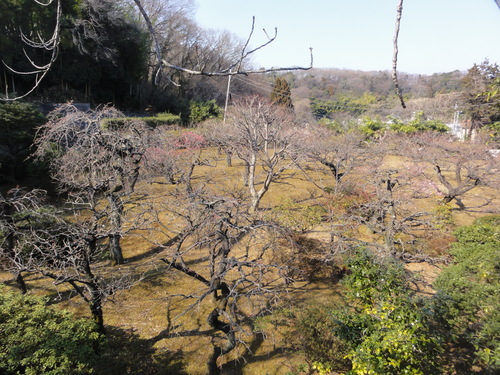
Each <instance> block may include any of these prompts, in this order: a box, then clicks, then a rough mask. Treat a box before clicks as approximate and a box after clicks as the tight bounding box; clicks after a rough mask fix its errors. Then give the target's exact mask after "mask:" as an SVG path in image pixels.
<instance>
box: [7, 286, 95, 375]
mask: <svg viewBox="0 0 500 375" xmlns="http://www.w3.org/2000/svg"><path fill="white" fill-rule="evenodd" d="M0 327H1V329H0V373H2V374H6V375H9V374H27V375H28V374H29V375H36V374H51V375H57V374H61V375H67V374H70V375H76V374H91V373H93V372H94V369H93V368H94V365H95V363H96V361H97V359H98V353H99V350H100V349H101V346H102V344H103V337H102V335H101V334H100V333H99V332H98V330H97V326H96V325H95V324H94V322H92V321H90V320H87V319H75V318H74V317H73V316H72V315H71V314H69V313H67V312H64V311H56V310H53V309H51V308H48V307H47V306H46V305H45V304H44V303H43V301H42V300H41V299H39V298H35V297H32V296H26V295H15V294H13V293H10V292H6V291H5V290H3V289H0Z"/></svg>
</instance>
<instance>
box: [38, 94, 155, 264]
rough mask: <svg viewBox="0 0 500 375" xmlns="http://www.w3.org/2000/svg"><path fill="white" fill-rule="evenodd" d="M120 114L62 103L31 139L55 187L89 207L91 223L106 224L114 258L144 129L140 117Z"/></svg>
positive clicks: (117, 256)
mask: <svg viewBox="0 0 500 375" xmlns="http://www.w3.org/2000/svg"><path fill="white" fill-rule="evenodd" d="M120 117H122V115H121V114H120V113H119V112H118V111H116V110H115V109H113V108H109V107H105V108H102V109H100V110H97V111H95V112H90V113H85V112H81V111H79V110H78V109H77V108H75V107H74V106H73V105H70V104H66V105H63V106H61V107H59V108H58V109H57V110H56V111H54V112H53V113H52V114H51V117H50V118H51V119H50V121H49V122H48V123H47V124H46V125H44V126H42V127H41V128H40V130H39V133H38V136H37V138H36V140H35V145H36V147H37V150H36V153H35V155H36V156H37V157H39V158H48V159H49V161H50V163H51V168H52V177H53V178H54V179H55V181H56V182H57V184H58V187H59V189H60V191H62V192H65V193H67V194H68V196H69V198H70V200H71V204H73V205H74V207H76V208H78V209H85V210H90V212H91V213H92V217H93V222H94V224H93V225H94V226H100V227H103V226H104V228H106V231H104V232H105V233H106V234H104V232H103V235H106V236H107V237H108V240H109V245H110V253H111V259H112V262H113V263H115V264H120V263H123V261H124V259H123V255H122V250H121V246H120V238H121V237H122V236H123V233H124V230H125V229H124V225H123V219H124V216H125V214H126V208H125V207H126V206H125V202H124V199H125V200H126V199H128V198H130V195H131V193H133V192H134V189H135V185H136V183H137V181H138V179H139V176H140V169H141V167H142V165H143V163H142V160H143V156H144V153H145V150H146V148H147V145H148V142H149V140H148V137H149V133H150V132H149V129H148V128H147V127H146V125H145V124H144V123H142V122H140V121H130V120H127V119H122V120H120ZM103 199H105V200H107V204H103V202H102V200H103ZM128 203H131V202H130V201H129V202H128Z"/></svg>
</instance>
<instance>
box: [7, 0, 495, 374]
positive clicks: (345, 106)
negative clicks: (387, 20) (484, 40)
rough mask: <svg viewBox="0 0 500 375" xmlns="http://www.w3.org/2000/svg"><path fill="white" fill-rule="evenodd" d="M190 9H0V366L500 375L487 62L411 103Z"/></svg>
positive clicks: (377, 76)
mask: <svg viewBox="0 0 500 375" xmlns="http://www.w3.org/2000/svg"><path fill="white" fill-rule="evenodd" d="M193 7H194V3H193V1H191V0H175V1H160V0H120V1H111V0H109V1H108V0H106V1H102V0H72V1H59V0H47V1H45V2H41V1H35V0H5V1H3V2H1V3H0V26H1V28H2V30H4V33H2V34H1V35H0V55H1V56H0V57H1V59H2V61H3V65H2V72H1V75H0V87H1V94H0V95H1V96H0V100H1V102H0V270H1V272H0V280H1V281H2V283H3V286H2V287H1V288H0V325H1V326H0V336H1V339H2V340H1V344H0V346H1V349H2V350H1V351H0V352H1V353H0V372H1V373H5V374H33V373H37V374H44V373H50V374H90V373H95V374H193V375H194V374H207V373H208V374H233V373H248V374H262V373H277V374H289V375H305V374H321V375H325V374H380V375H382V374H421V375H427V374H458V375H460V374H464V375H465V374H495V373H497V372H498V371H499V370H500V340H499V337H500V314H499V311H500V310H499V308H498V307H499V305H498V301H499V300H500V295H499V293H500V272H499V270H500V250H499V248H500V246H499V245H500V239H499V233H500V232H499V229H500V222H499V220H500V212H499V210H498V207H499V200H500V195H499V188H500V180H499V176H500V174H499V167H498V166H499V163H498V155H497V152H498V148H499V146H500V68H499V67H498V65H497V64H496V63H494V62H490V61H488V60H485V61H482V62H478V63H477V64H474V65H473V66H472V67H471V68H470V69H469V70H468V71H466V72H460V71H454V72H449V73H441V74H434V75H430V76H423V75H413V74H404V73H400V75H399V86H400V87H401V89H402V93H403V95H404V99H405V101H406V104H407V108H405V109H404V108H402V107H401V105H400V100H399V98H398V96H397V95H396V94H395V91H394V87H393V84H394V83H393V80H392V77H391V74H390V72H388V71H387V72H386V71H383V72H382V71H381V72H361V71H351V70H345V69H344V70H340V69H333V68H332V69H312V68H311V67H296V68H292V69H287V68H283V69H282V68H272V69H269V70H265V69H255V68H254V67H253V66H252V64H251V63H250V62H249V61H248V58H249V57H251V55H252V53H253V52H254V51H255V50H256V48H257V49H259V48H264V47H267V43H266V44H265V45H263V46H257V47H255V46H254V47H251V46H250V45H249V41H245V40H243V41H242V40H239V39H238V38H236V37H234V36H233V35H231V34H230V33H228V32H215V31H212V30H204V29H202V28H201V27H199V26H198V25H197V24H196V22H195V21H194V17H193V11H194V8H193ZM252 32H253V31H252ZM250 36H251V33H250ZM273 40H274V38H273V37H272V36H271V38H270V40H269V43H271V42H272V41H273ZM21 46H24V49H23V47H21ZM271 48H272V46H271ZM21 72H24V73H30V72H31V73H30V74H20V73H21ZM76 103H88V105H89V106H90V109H88V108H87V107H86V106H84V107H82V106H80V105H79V104H76ZM41 104H50V105H49V107H50V108H52V110H50V111H49V112H48V113H47V112H44V113H42V112H41V111H40V108H41V107H40V105H41ZM226 104H227V107H226ZM450 123H454V124H455V125H457V124H460V125H462V126H463V127H464V128H465V129H467V132H466V134H465V137H462V139H458V138H456V137H454V136H453V135H452V134H451V130H450V127H449V125H447V124H450ZM416 265H419V266H422V267H424V268H423V269H425V270H427V269H433V270H437V271H436V274H434V275H433V276H429V275H427V274H424V272H423V271H422V274H420V273H419V272H416V271H414V270H413V268H412V267H415V266H416ZM66 310H69V311H71V312H68V311H66Z"/></svg>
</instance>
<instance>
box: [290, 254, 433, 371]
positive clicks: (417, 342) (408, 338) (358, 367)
mask: <svg viewBox="0 0 500 375" xmlns="http://www.w3.org/2000/svg"><path fill="white" fill-rule="evenodd" d="M348 269H349V272H350V274H349V275H348V276H347V277H346V278H345V280H344V285H345V286H346V288H347V293H346V297H347V301H346V302H347V303H346V305H347V306H349V307H344V308H336V309H332V310H331V311H326V312H325V311H323V312H318V313H314V312H312V311H309V312H306V313H305V314H304V313H302V314H299V315H297V316H296V317H295V321H294V322H293V324H289V325H290V326H294V327H295V330H294V331H293V333H294V335H295V337H296V338H295V340H297V341H298V345H299V347H301V348H302V350H303V351H304V352H305V353H306V355H307V356H308V358H309V359H310V360H311V361H314V362H315V365H316V368H328V369H331V370H333V371H346V370H349V369H350V370H349V371H348V372H347V373H348V374H373V375H375V374H376V375H382V374H384V375H386V374H394V375H396V374H398V375H399V374H420V375H424V374H425V375H427V374H440V373H442V367H441V356H440V354H441V351H442V346H441V335H440V331H439V330H434V329H433V325H432V319H433V314H431V313H430V312H429V311H430V310H428V309H424V308H422V307H421V304H420V301H419V300H418V299H417V298H415V297H414V296H412V295H411V294H410V293H409V292H408V287H407V281H406V278H405V272H404V269H403V267H402V266H401V265H400V264H398V263H396V262H395V261H392V260H388V259H378V258H377V257H375V256H374V255H373V254H371V253H369V252H367V251H364V250H361V251H358V253H357V254H356V255H355V256H354V257H353V258H352V259H351V261H350V262H349V268H348ZM292 336H293V335H292ZM296 345H297V344H296ZM340 359H342V360H340Z"/></svg>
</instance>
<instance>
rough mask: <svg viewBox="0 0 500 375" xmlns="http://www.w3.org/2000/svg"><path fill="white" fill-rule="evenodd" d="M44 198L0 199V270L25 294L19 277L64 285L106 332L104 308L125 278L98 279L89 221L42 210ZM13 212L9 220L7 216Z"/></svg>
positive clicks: (94, 230)
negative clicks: (0, 208)
mask: <svg viewBox="0 0 500 375" xmlns="http://www.w3.org/2000/svg"><path fill="white" fill-rule="evenodd" d="M43 197H44V192H41V191H39V190H33V191H23V190H21V189H15V190H12V191H11V192H10V194H9V196H8V199H3V208H4V210H3V212H2V220H1V221H0V225H1V229H2V232H3V233H5V235H4V236H2V240H3V241H2V242H3V246H2V249H1V256H2V268H3V269H5V270H8V271H10V272H12V273H14V275H16V281H17V283H18V285H19V286H20V288H21V290H22V291H23V293H25V292H26V291H27V286H26V284H25V282H24V279H23V277H22V273H36V274H41V275H43V276H45V277H48V278H50V279H52V280H53V284H54V285H55V286H56V287H57V286H58V285H61V284H66V285H68V286H69V287H70V288H71V289H72V290H73V291H74V292H75V293H76V294H77V295H79V296H80V297H81V298H82V299H83V300H84V301H85V302H86V303H88V305H89V308H90V312H91V314H92V317H93V319H94V320H95V322H96V324H97V325H98V326H99V328H100V329H101V331H103V332H104V318H103V311H102V307H103V304H104V302H105V300H106V299H107V297H108V296H110V295H112V294H114V293H115V292H116V291H117V290H120V289H123V288H125V287H128V286H129V285H130V280H129V278H128V277H127V276H122V275H112V276H110V275H109V272H107V274H106V277H104V276H103V275H101V274H100V271H99V270H100V269H102V267H99V263H102V257H103V254H102V253H103V249H104V247H102V246H99V239H100V238H102V236H101V234H100V233H99V228H98V227H96V226H95V225H94V224H93V223H92V222H91V221H82V220H78V218H77V219H76V220H73V222H70V221H69V220H66V219H65V217H66V216H67V215H68V213H67V212H64V211H61V210H57V209H56V208H55V207H51V206H49V205H45V204H44V205H41V203H42V202H41V200H40V199H41V198H43ZM12 209H14V210H15V213H14V212H11V213H10V214H8V211H9V210H10V211H12Z"/></svg>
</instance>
